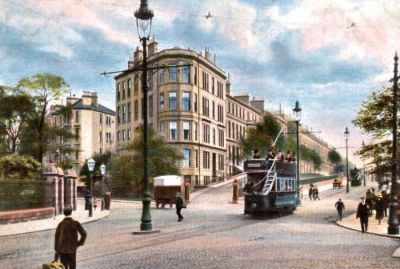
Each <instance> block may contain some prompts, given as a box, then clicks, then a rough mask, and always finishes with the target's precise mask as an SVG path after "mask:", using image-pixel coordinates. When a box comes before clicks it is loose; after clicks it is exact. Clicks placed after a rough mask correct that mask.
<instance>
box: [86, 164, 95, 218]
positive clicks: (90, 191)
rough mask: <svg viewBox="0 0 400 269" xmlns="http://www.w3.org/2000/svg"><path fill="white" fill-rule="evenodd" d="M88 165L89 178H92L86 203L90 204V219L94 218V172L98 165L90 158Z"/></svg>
mask: <svg viewBox="0 0 400 269" xmlns="http://www.w3.org/2000/svg"><path fill="white" fill-rule="evenodd" d="M87 165H88V170H89V178H90V182H89V188H90V190H89V193H88V195H87V197H86V202H87V203H88V209H89V217H91V216H93V207H92V196H93V170H94V166H95V165H96V162H95V161H94V160H93V158H90V159H89V160H88V161H87Z"/></svg>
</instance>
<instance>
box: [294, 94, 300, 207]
mask: <svg viewBox="0 0 400 269" xmlns="http://www.w3.org/2000/svg"><path fill="white" fill-rule="evenodd" d="M293 115H294V118H295V120H296V121H295V122H296V185H297V187H296V196H297V198H296V204H297V205H301V200H300V138H299V124H300V119H301V108H300V104H299V101H296V103H295V107H294V108H293Z"/></svg>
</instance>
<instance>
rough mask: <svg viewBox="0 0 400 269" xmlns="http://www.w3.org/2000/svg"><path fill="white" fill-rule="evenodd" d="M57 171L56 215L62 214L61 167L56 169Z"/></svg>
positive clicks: (62, 189) (62, 188)
mask: <svg viewBox="0 0 400 269" xmlns="http://www.w3.org/2000/svg"><path fill="white" fill-rule="evenodd" d="M57 170H58V184H57V185H58V191H57V194H58V199H57V201H58V204H57V207H56V211H57V213H58V214H62V213H63V208H64V172H63V170H62V168H61V167H58V168H57Z"/></svg>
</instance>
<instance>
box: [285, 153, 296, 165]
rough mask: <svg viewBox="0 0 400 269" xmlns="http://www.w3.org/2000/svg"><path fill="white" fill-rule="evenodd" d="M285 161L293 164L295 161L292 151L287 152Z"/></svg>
mask: <svg viewBox="0 0 400 269" xmlns="http://www.w3.org/2000/svg"><path fill="white" fill-rule="evenodd" d="M285 160H286V161H288V162H293V161H294V159H293V155H292V154H291V152H290V151H287V152H286V158H285Z"/></svg>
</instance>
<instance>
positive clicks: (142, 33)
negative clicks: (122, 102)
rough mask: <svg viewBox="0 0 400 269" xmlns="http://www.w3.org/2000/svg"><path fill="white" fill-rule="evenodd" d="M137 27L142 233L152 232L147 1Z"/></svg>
mask: <svg viewBox="0 0 400 269" xmlns="http://www.w3.org/2000/svg"><path fill="white" fill-rule="evenodd" d="M134 15H135V17H136V27H137V31H138V35H139V40H140V42H141V43H142V46H143V69H142V91H143V110H142V111H143V113H142V114H143V194H142V195H143V199H142V203H143V208H142V218H141V224H140V230H141V231H151V230H152V224H151V214H150V202H151V195H150V190H149V174H148V164H147V162H148V158H147V157H148V156H147V155H148V149H149V143H148V130H147V71H148V70H147V41H148V40H149V37H150V32H151V20H152V18H153V16H154V14H153V11H152V10H150V9H149V8H148V5H147V0H141V1H140V7H139V10H136V11H135V14H134Z"/></svg>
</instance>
